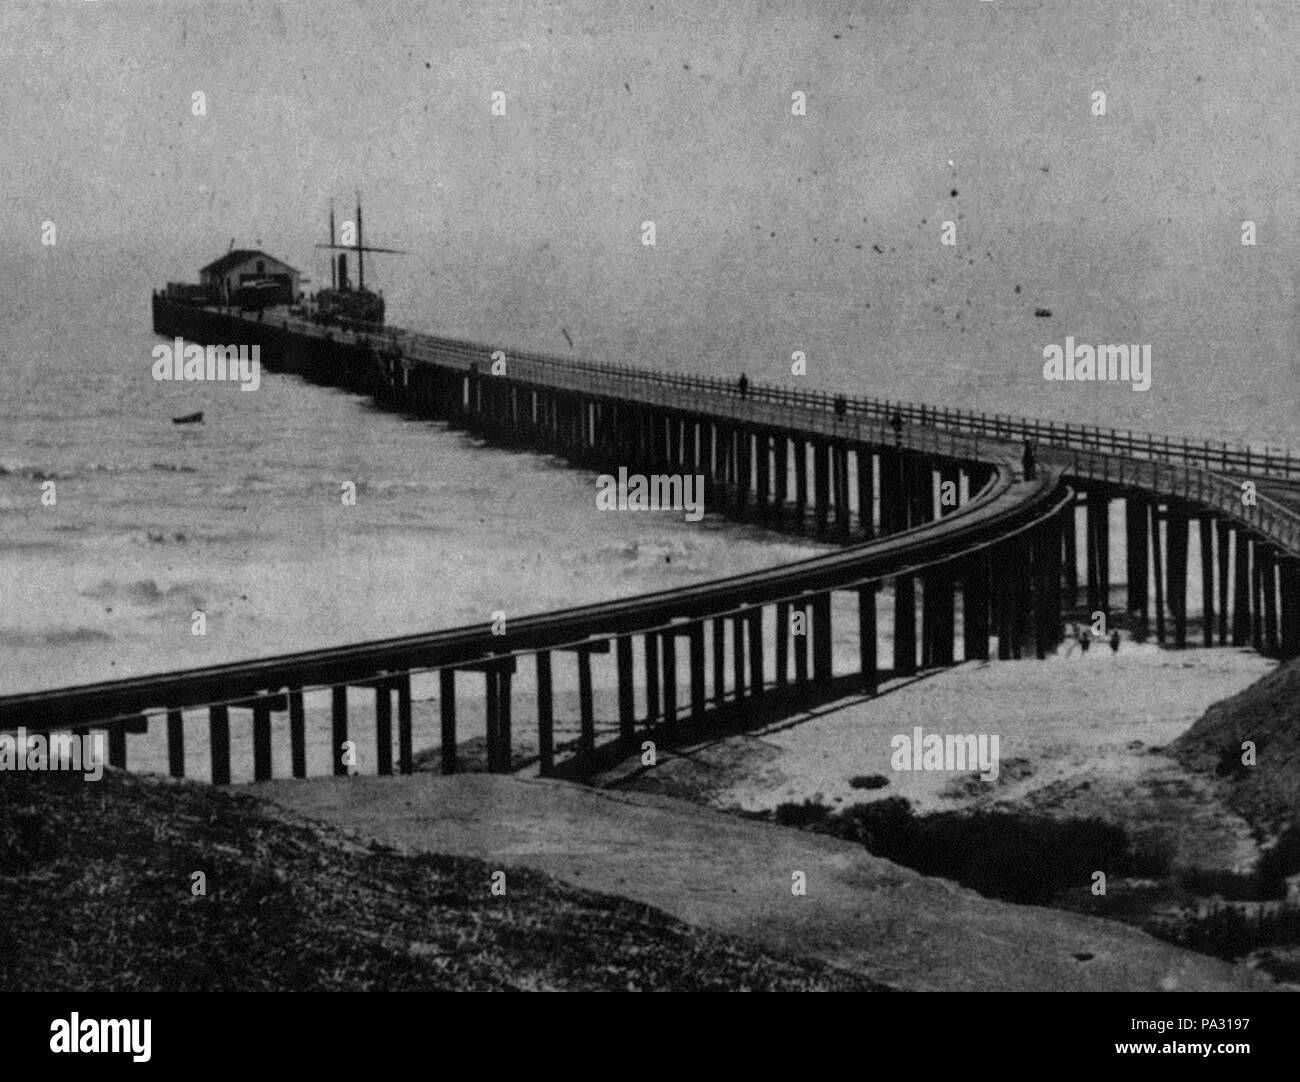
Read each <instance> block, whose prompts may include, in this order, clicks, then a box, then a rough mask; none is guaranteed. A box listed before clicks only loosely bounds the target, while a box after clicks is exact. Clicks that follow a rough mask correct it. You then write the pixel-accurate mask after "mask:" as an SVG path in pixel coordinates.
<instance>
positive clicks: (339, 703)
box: [330, 687, 348, 776]
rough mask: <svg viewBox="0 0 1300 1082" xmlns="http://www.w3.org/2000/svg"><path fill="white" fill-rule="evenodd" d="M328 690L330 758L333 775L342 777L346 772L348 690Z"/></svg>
mask: <svg viewBox="0 0 1300 1082" xmlns="http://www.w3.org/2000/svg"><path fill="white" fill-rule="evenodd" d="M330 690H331V692H332V694H333V698H332V701H331V704H330V705H331V733H330V738H331V740H332V741H333V745H334V746H333V750H332V752H331V757H332V758H333V760H334V773H335V775H338V776H343V775H346V774H347V772H348V768H347V764H346V763H344V762H343V745H344V744H345V743H346V742H347V739H348V689H347V688H346V687H335V688H331V689H330Z"/></svg>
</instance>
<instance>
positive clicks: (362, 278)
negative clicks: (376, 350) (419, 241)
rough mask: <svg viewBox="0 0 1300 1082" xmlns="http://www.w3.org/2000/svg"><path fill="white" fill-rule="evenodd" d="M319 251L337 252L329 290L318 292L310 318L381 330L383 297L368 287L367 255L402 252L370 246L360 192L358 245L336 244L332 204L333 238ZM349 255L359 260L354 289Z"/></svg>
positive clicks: (331, 264) (331, 233)
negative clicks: (364, 225) (354, 254)
mask: <svg viewBox="0 0 1300 1082" xmlns="http://www.w3.org/2000/svg"><path fill="white" fill-rule="evenodd" d="M316 247H317V248H328V249H331V250H332V251H338V255H337V256H334V255H331V256H330V288H329V289H318V290H317V291H316V294H315V296H314V297H313V299H312V305H311V312H312V316H311V318H312V319H313V320H314V321H315V322H317V323H321V324H324V325H327V326H329V325H337V326H345V327H346V326H353V325H356V324H366V325H369V326H375V327H382V326H383V324H384V295H383V294H382V293H375V292H374V291H372V290H369V289H367V288H366V253H367V252H384V253H390V254H393V255H401V254H402V253H401V252H400V251H399V250H398V249H396V248H376V247H372V246H367V245H366V243H365V233H364V228H363V225H362V219H361V193H360V192H358V193H357V242H356V244H337V243H335V235H334V204H333V203H331V204H330V239H329V243H328V244H318V245H316ZM348 252H355V253H356V257H357V284H356V287H355V288H354V287H353V286H352V284H351V282H350V281H349V280H348Z"/></svg>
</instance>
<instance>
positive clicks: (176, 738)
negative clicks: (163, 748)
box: [167, 710, 185, 778]
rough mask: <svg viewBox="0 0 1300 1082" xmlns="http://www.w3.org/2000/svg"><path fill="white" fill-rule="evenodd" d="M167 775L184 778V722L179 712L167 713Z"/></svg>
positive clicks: (170, 711) (169, 711)
mask: <svg viewBox="0 0 1300 1082" xmlns="http://www.w3.org/2000/svg"><path fill="white" fill-rule="evenodd" d="M167 773H169V774H170V775H171V776H172V777H173V778H183V777H185V722H184V719H183V717H182V716H181V712H180V711H179V710H168V711H167Z"/></svg>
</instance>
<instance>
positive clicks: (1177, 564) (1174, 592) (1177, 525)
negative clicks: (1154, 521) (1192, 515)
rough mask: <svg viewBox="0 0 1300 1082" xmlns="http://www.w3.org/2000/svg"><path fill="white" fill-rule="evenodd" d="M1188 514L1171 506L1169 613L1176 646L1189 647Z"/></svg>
mask: <svg viewBox="0 0 1300 1082" xmlns="http://www.w3.org/2000/svg"><path fill="white" fill-rule="evenodd" d="M1187 527H1188V523H1187V513H1186V512H1185V511H1184V510H1183V509H1182V508H1181V507H1180V506H1178V505H1176V504H1170V505H1169V513H1168V525H1167V526H1166V530H1167V532H1168V560H1169V596H1168V600H1169V611H1170V612H1171V613H1172V614H1173V618H1174V645H1175V646H1177V647H1178V648H1179V649H1184V648H1185V647H1186V646H1187V533H1188V529H1187Z"/></svg>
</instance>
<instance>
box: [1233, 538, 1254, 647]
mask: <svg viewBox="0 0 1300 1082" xmlns="http://www.w3.org/2000/svg"><path fill="white" fill-rule="evenodd" d="M1233 534H1234V540H1233V548H1234V550H1235V551H1234V553H1233V556H1234V562H1235V565H1236V574H1235V578H1234V582H1233V586H1232V645H1233V646H1245V645H1246V641H1247V640H1248V639H1249V638H1250V539H1249V538H1248V537H1247V536H1246V531H1245V530H1240V529H1237V530H1234V531H1233Z"/></svg>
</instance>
